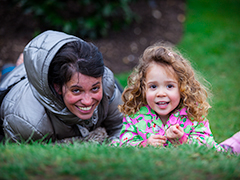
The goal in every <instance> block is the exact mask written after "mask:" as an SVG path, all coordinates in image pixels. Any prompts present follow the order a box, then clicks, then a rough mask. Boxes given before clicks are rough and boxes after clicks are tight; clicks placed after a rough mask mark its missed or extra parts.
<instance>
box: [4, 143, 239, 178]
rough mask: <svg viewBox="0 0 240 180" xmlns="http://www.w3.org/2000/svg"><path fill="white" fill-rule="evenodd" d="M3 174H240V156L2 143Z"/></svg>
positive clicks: (189, 149) (186, 148)
mask: <svg viewBox="0 0 240 180" xmlns="http://www.w3.org/2000/svg"><path fill="white" fill-rule="evenodd" d="M0 151H1V154H0V179H6V180H7V179H19V180H21V179H139V180H140V179H166V180H171V179H174V180H175V179H240V168H238V167H240V156H236V155H229V154H228V153H221V152H216V151H215V150H213V149H208V148H206V147H203V146H202V147H197V146H192V145H191V146H190V145H182V146H179V147H178V148H164V149H159V148H154V147H149V148H134V147H121V148H119V147H109V146H107V145H97V144H78V143H74V144H73V145H52V144H46V145H43V144H37V143H34V144H32V145H30V144H29V145H16V144H6V145H5V146H3V145H0Z"/></svg>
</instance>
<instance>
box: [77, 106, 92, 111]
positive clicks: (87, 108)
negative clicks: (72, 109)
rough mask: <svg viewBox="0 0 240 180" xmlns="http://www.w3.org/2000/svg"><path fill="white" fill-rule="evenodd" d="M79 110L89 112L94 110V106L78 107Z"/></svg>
mask: <svg viewBox="0 0 240 180" xmlns="http://www.w3.org/2000/svg"><path fill="white" fill-rule="evenodd" d="M78 108H79V109H81V110H83V111H88V110H90V109H91V108H92V106H89V107H80V106H78Z"/></svg>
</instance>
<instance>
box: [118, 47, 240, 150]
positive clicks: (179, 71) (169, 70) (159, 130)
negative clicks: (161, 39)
mask: <svg viewBox="0 0 240 180" xmlns="http://www.w3.org/2000/svg"><path fill="white" fill-rule="evenodd" d="M207 97H208V93H207V88H206V87H204V86H203V85H202V84H201V83H200V82H199V81H198V80H197V78H196V75H195V73H194V70H193V68H192V67H191V65H190V62H189V61H187V60H186V59H184V58H183V57H182V56H181V54H180V53H178V52H177V51H173V49H172V48H171V47H168V46H163V45H160V44H159V45H157V44H156V45H154V46H151V47H149V48H147V49H146V50H145V51H144V53H143V55H142V57H141V58H140V62H139V65H138V66H137V68H136V69H135V70H134V71H133V73H132V74H131V75H130V76H129V78H128V87H127V88H126V89H125V90H124V92H123V94H122V99H123V102H124V103H123V105H120V106H119V107H120V108H119V109H120V111H121V112H122V113H123V114H125V117H124V119H123V127H122V130H121V133H120V146H121V145H131V146H144V147H145V146H147V145H153V146H171V145H174V146H175V145H177V144H182V143H198V144H200V145H202V144H205V145H207V146H209V147H215V148H216V149H218V150H223V151H224V150H225V149H224V148H223V147H222V146H221V145H218V144H217V143H216V142H215V141H214V138H213V135H212V133H211V130H210V127H209V122H208V120H207V119H206V116H207V114H208V109H209V108H210V105H209V103H208V102H207ZM239 135H240V134H239Z"/></svg>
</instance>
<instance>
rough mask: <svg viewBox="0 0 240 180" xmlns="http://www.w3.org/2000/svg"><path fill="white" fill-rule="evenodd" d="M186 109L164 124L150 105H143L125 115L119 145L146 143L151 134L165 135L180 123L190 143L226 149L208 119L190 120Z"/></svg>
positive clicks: (172, 115) (169, 143)
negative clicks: (132, 113) (218, 141)
mask: <svg viewBox="0 0 240 180" xmlns="http://www.w3.org/2000/svg"><path fill="white" fill-rule="evenodd" d="M186 110H187V109H186V107H183V108H182V109H180V110H179V111H177V112H176V113H174V114H171V115H170V117H169V119H168V121H167V123H166V125H165V126H164V125H163V123H162V121H161V120H160V119H159V117H158V116H157V115H156V113H155V112H154V111H153V110H152V109H151V108H150V107H149V106H148V105H147V106H143V107H141V108H140V110H139V111H138V112H137V113H136V114H135V115H133V116H131V117H129V116H127V117H124V119H123V127H122V130H121V132H120V143H119V145H120V146H122V145H131V146H139V145H140V144H141V145H144V144H145V142H146V141H147V139H148V138H149V137H150V136H151V135H153V134H158V135H162V136H165V133H166V130H167V129H168V128H169V127H170V126H172V125H175V124H179V125H180V126H181V127H182V128H183V129H184V133H185V134H184V136H183V137H182V138H186V139H187V142H188V143H198V144H200V145H203V144H205V145H207V146H209V147H215V148H216V149H217V150H223V151H224V148H223V147H222V146H220V145H218V144H217V143H216V142H215V141H214V138H213V135H212V133H211V130H210V127H209V122H208V120H207V119H205V120H204V121H201V122H197V121H190V120H189V119H188V117H187V112H186ZM182 138H181V139H182ZM181 139H180V142H179V143H180V144H181ZM169 145H171V142H170V141H167V143H166V144H165V145H164V146H169Z"/></svg>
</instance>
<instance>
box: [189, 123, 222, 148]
mask: <svg viewBox="0 0 240 180" xmlns="http://www.w3.org/2000/svg"><path fill="white" fill-rule="evenodd" d="M193 124H194V125H193V126H192V128H191V129H192V130H191V131H190V133H189V134H188V142H189V143H190V144H191V143H192V144H199V145H204V144H205V145H207V146H208V147H213V148H215V149H217V150H219V151H225V149H224V148H223V147H222V146H220V145H219V144H217V143H216V142H215V140H214V138H213V134H212V132H211V130H210V125H209V121H208V120H207V119H206V120H204V121H202V122H196V121H195V122H194V123H193Z"/></svg>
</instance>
